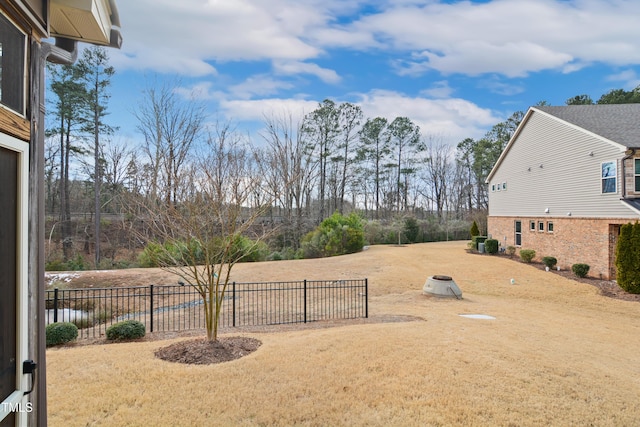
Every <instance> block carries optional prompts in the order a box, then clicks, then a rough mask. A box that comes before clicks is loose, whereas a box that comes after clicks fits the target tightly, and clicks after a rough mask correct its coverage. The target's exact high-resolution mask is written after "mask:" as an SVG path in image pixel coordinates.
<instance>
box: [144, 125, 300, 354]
mask: <svg viewBox="0 0 640 427" xmlns="http://www.w3.org/2000/svg"><path fill="white" fill-rule="evenodd" d="M259 158H260V156H259V154H258V153H257V152H255V151H254V150H253V148H252V147H250V146H248V145H247V144H242V142H241V139H240V138H239V137H238V136H234V135H233V134H232V132H230V131H229V129H227V128H223V129H221V130H219V131H218V132H217V134H216V135H211V136H210V138H209V139H208V141H207V144H205V146H204V150H203V152H202V153H200V155H199V156H198V160H197V161H196V163H195V164H194V167H193V168H192V169H190V170H189V171H188V172H187V171H185V172H184V173H185V174H186V173H189V174H190V175H189V179H188V180H187V181H188V182H190V183H191V187H192V188H193V194H192V195H189V196H185V197H184V198H183V199H182V200H180V202H179V203H172V202H170V201H169V202H167V200H159V199H158V198H152V197H146V198H145V199H143V200H135V201H134V202H137V206H136V208H137V209H136V211H137V212H139V213H140V214H139V216H140V217H141V218H144V221H145V226H146V230H145V231H146V232H150V234H151V235H152V236H153V239H152V240H155V241H151V242H150V243H155V245H154V250H153V251H149V256H151V257H153V259H152V260H151V261H152V262H154V263H156V264H157V265H158V266H159V267H161V268H162V269H164V270H166V271H169V272H172V273H174V274H177V275H178V276H179V277H181V278H182V280H184V282H185V283H186V284H188V285H190V286H192V287H193V288H195V289H196V291H197V292H198V294H199V295H200V297H201V298H202V301H203V308H204V313H205V328H206V330H207V340H208V341H210V342H214V341H216V340H217V339H218V325H219V320H220V313H221V310H222V305H223V302H224V297H225V292H226V290H227V287H228V285H229V283H230V274H231V270H232V268H233V267H234V266H235V265H236V263H238V262H240V261H242V260H243V259H245V258H246V257H247V255H248V254H250V253H252V252H253V251H255V249H256V247H257V246H258V245H259V244H261V243H263V240H264V239H265V238H266V237H267V236H268V235H269V234H271V233H273V231H274V230H273V229H270V230H266V229H264V228H263V227H256V226H255V224H256V221H257V220H258V219H259V218H262V217H263V216H264V215H265V214H266V212H267V210H268V208H269V207H270V206H271V204H272V203H271V202H272V200H270V199H269V198H268V197H264V199H263V200H262V201H261V202H262V203H261V204H260V205H256V201H255V195H256V194H262V195H267V194H270V193H269V191H268V190H267V189H266V188H262V187H263V186H264V185H266V184H265V180H264V177H263V176H262V174H261V172H260V168H259V167H257V165H256V162H257V161H258V159H259ZM283 185H285V186H287V185H288V184H287V183H283ZM249 206H251V207H250V208H249ZM140 237H141V238H145V240H147V238H146V236H140Z"/></svg>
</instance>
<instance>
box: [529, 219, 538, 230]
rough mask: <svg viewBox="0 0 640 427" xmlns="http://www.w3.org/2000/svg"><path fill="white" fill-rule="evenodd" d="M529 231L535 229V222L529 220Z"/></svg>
mask: <svg viewBox="0 0 640 427" xmlns="http://www.w3.org/2000/svg"><path fill="white" fill-rule="evenodd" d="M529 231H536V222H535V221H529Z"/></svg>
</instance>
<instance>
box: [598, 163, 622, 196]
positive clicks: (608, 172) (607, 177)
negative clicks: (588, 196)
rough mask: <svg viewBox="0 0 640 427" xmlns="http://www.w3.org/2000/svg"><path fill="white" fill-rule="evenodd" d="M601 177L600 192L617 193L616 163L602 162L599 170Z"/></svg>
mask: <svg viewBox="0 0 640 427" xmlns="http://www.w3.org/2000/svg"><path fill="white" fill-rule="evenodd" d="M601 171H602V172H601V177H602V192H603V193H615V192H617V186H616V180H617V176H618V174H617V167H616V162H615V161H613V162H603V163H602V168H601Z"/></svg>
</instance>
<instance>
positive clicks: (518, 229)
mask: <svg viewBox="0 0 640 427" xmlns="http://www.w3.org/2000/svg"><path fill="white" fill-rule="evenodd" d="M515 241H516V246H522V221H516V222H515Z"/></svg>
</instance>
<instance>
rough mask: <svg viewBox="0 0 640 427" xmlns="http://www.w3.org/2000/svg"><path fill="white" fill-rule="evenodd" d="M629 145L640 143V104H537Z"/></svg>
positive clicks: (559, 116) (597, 132) (585, 127)
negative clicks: (559, 105)
mask: <svg viewBox="0 0 640 427" xmlns="http://www.w3.org/2000/svg"><path fill="white" fill-rule="evenodd" d="M534 108H536V109H538V110H540V111H544V112H545V113H548V114H551V115H552V116H555V117H557V118H559V119H561V120H564V121H566V122H569V123H572V124H574V125H576V126H579V127H581V128H583V129H586V130H588V131H590V132H593V133H595V134H597V135H600V136H602V137H604V138H607V139H609V140H611V141H613V142H617V143H618V144H622V145H624V146H626V147H629V148H639V147H640V104H598V105H567V106H563V107H550V106H544V107H534Z"/></svg>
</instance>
